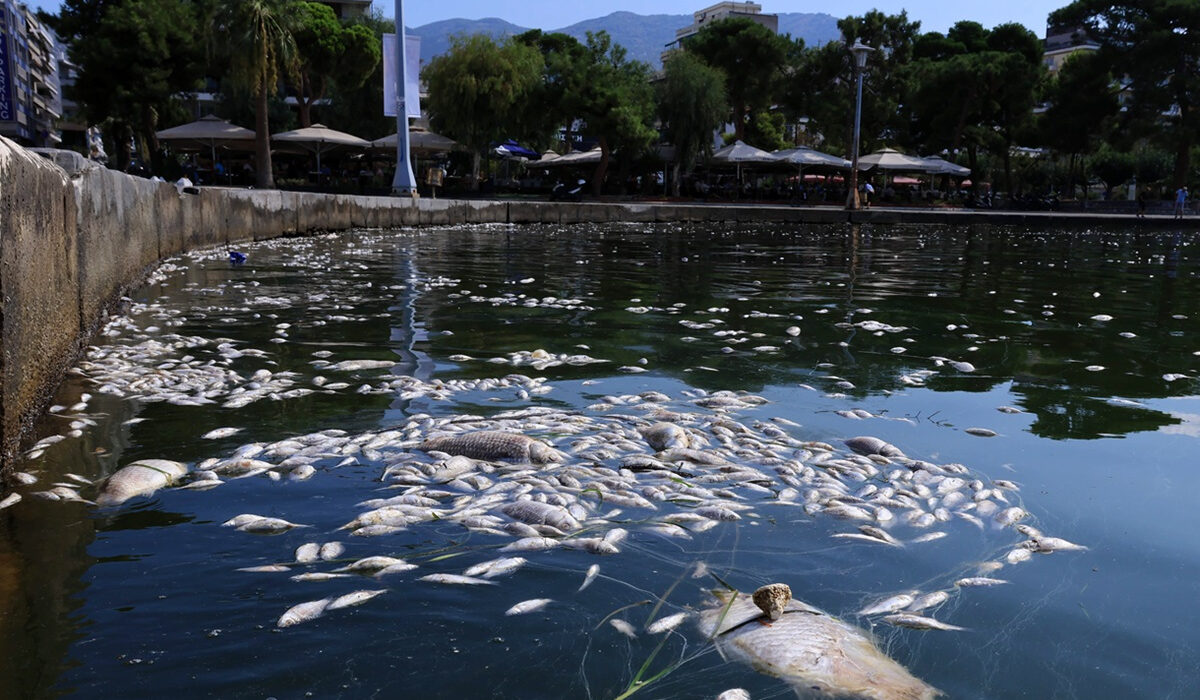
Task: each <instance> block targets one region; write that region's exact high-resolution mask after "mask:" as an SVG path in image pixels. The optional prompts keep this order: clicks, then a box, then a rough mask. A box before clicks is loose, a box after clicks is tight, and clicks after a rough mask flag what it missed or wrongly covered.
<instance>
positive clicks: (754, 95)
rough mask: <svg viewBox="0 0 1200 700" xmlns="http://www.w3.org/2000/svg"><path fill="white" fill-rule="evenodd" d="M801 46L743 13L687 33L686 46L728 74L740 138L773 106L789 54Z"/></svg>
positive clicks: (735, 121) (731, 105)
mask: <svg viewBox="0 0 1200 700" xmlns="http://www.w3.org/2000/svg"><path fill="white" fill-rule="evenodd" d="M797 46H802V43H800V44H797V43H794V42H792V40H791V37H788V36H786V35H779V34H776V33H775V32H773V31H771V30H770V29H768V28H767V27H764V26H763V25H761V24H759V23H757V22H755V21H754V20H751V19H747V18H744V17H734V18H729V19H722V20H718V21H716V22H713V23H712V24H709V25H707V26H705V27H704V28H703V29H701V30H700V31H699V32H698V33H697V34H695V35H693V36H691V37H688V38H687V39H686V40H685V42H684V49H685V50H687V51H689V52H691V53H694V54H696V55H697V56H699V57H700V58H701V60H703V61H704V62H705V63H707V64H708V65H709V66H712V67H713V68H716V69H718V70H720V71H722V72H723V73H724V74H725V77H726V80H725V89H726V95H727V99H728V102H729V105H730V107H731V108H732V115H731V121H732V122H733V126H734V130H735V132H736V134H737V138H739V139H745V136H746V127H747V124H750V123H752V122H753V121H754V116H755V114H757V113H760V112H762V111H764V110H766V109H768V108H769V107H771V103H772V98H773V96H774V95H775V93H776V88H777V86H778V83H779V81H780V80H781V78H782V77H783V75H784V68H785V67H786V66H787V59H788V56H789V55H791V53H792V51H793V50H794V48H796V47H797Z"/></svg>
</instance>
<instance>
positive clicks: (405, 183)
mask: <svg viewBox="0 0 1200 700" xmlns="http://www.w3.org/2000/svg"><path fill="white" fill-rule="evenodd" d="M407 59H408V41H407V40H406V39H405V36H404V0H396V60H397V61H398V62H399V64H400V65H399V66H398V67H397V70H396V81H397V83H398V84H397V85H396V99H397V100H398V101H399V103H400V104H398V105H396V175H395V176H394V177H393V178H392V194H394V195H401V196H405V197H415V196H416V194H417V178H416V177H414V176H413V169H412V162H411V161H410V160H409V147H408V60H407Z"/></svg>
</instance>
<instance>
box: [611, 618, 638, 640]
mask: <svg viewBox="0 0 1200 700" xmlns="http://www.w3.org/2000/svg"><path fill="white" fill-rule="evenodd" d="M608 624H610V625H612V626H613V629H615V630H616V631H618V632H620V633H621V634H623V635H625V636H626V637H629V638H630V639H636V638H637V630H635V629H634V628H633V625H631V624H629V623H628V622H626V621H625V620H620V619H617V618H613V619H611V620H609V621H608Z"/></svg>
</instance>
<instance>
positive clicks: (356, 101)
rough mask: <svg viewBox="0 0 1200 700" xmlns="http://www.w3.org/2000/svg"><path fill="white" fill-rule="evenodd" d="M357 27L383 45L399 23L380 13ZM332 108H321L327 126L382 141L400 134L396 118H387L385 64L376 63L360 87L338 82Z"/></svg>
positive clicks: (361, 19) (361, 20) (331, 93)
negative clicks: (384, 112) (385, 17)
mask: <svg viewBox="0 0 1200 700" xmlns="http://www.w3.org/2000/svg"><path fill="white" fill-rule="evenodd" d="M355 26H361V27H365V28H366V29H367V30H368V31H369V32H370V33H371V36H373V37H375V40H376V41H377V42H380V44H382V37H383V35H384V34H387V33H391V32H393V31H395V29H396V23H395V22H394V21H393V20H390V19H384V18H383V17H382V16H381V15H379V14H377V13H372V14H370V15H364V16H362V17H359V18H357V19H356V20H355ZM328 97H329V104H328V105H327V106H325V107H322V108H321V113H322V114H323V115H324V116H323V117H322V119H327V120H328V121H326V122H325V123H326V124H330V125H333V124H336V125H337V128H338V129H341V130H343V131H347V132H349V133H351V134H357V135H359V136H362V137H364V138H378V137H380V136H385V135H387V134H390V133H392V132H393V131H395V130H396V118H395V117H385V116H384V115H383V61H378V62H376V63H375V67H374V68H373V69H372V70H371V74H370V75H369V76H368V77H367V79H366V80H365V81H364V82H363V83H362V85H360V86H358V87H350V86H346V85H343V83H342V81H341V80H338V79H336V76H335V79H334V80H333V82H332V84H331V85H330V86H329V94H328Z"/></svg>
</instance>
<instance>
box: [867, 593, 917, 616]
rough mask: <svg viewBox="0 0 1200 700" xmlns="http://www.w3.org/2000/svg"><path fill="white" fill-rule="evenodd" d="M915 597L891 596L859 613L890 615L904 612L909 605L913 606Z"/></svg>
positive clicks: (906, 595)
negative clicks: (898, 611) (899, 611)
mask: <svg viewBox="0 0 1200 700" xmlns="http://www.w3.org/2000/svg"><path fill="white" fill-rule="evenodd" d="M912 602H913V596H912V594H911V593H900V594H898V595H894V596H889V597H887V598H884V599H883V600H880V601H876V602H875V603H872V604H871V605H868V606H866V607H865V608H863V609H862V610H859V611H858V614H859V615H878V614H879V613H885V612H887V613H890V612H896V611H897V610H902V609H904V608H906V607H908V606H909V605H912Z"/></svg>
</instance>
